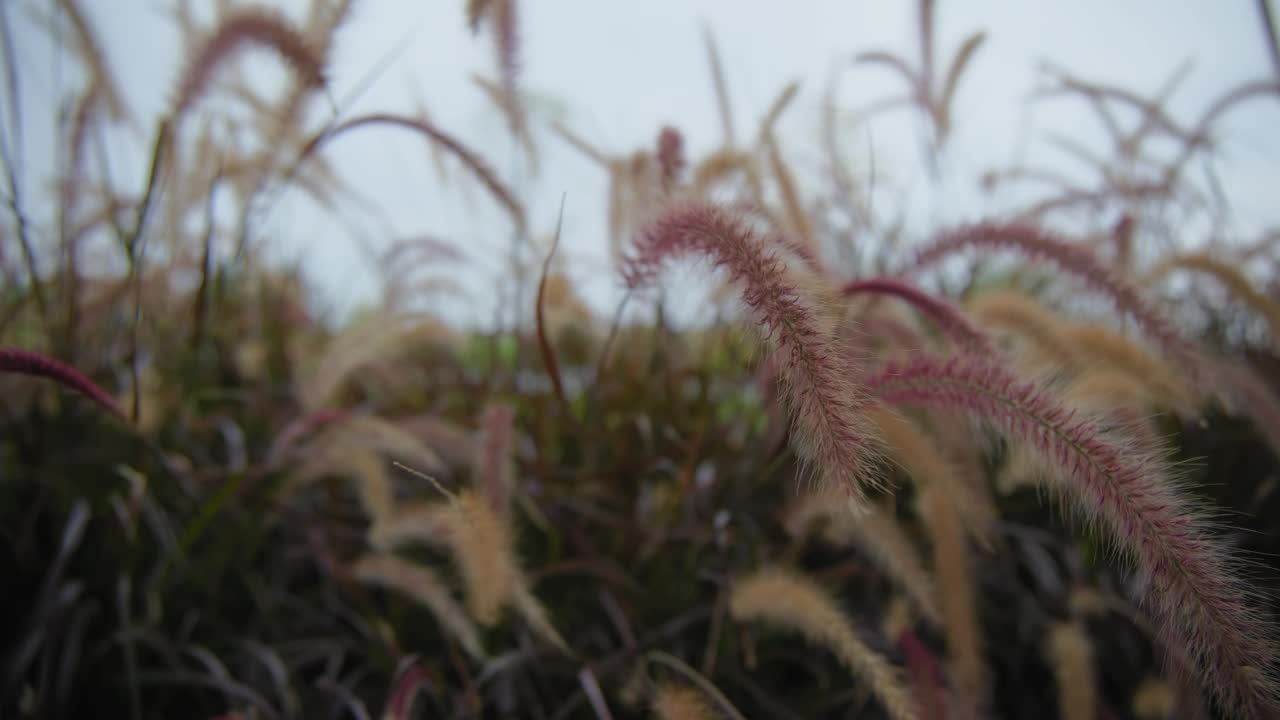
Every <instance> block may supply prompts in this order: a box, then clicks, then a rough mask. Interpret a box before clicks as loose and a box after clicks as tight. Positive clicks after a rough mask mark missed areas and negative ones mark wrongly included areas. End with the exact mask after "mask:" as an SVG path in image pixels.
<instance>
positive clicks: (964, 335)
mask: <svg viewBox="0 0 1280 720" xmlns="http://www.w3.org/2000/svg"><path fill="white" fill-rule="evenodd" d="M860 293H870V294H875V295H892V296H894V297H896V298H899V299H901V300H905V301H906V302H908V303H910V304H911V305H912V306H913V307H915V308H916V309H917V310H919V311H920V312H921V313H923V314H924V315H927V316H929V318H931V319H932V320H933V321H934V322H935V323H937V325H938V328H939V329H940V330H941V331H942V332H943V333H945V334H946V335H947V337H949V338H951V341H952V342H954V343H955V344H956V346H957V347H959V348H961V349H962V350H969V351H973V352H977V353H982V354H989V353H991V352H994V350H993V348H992V345H991V338H989V337H988V336H987V334H986V333H985V332H983V330H982V329H981V328H979V327H978V326H977V325H974V324H973V322H972V321H970V320H969V318H967V317H965V316H964V314H963V313H962V312H960V310H959V309H958V308H957V307H956V306H954V305H952V304H951V303H950V302H947V301H946V300H943V299H941V298H939V297H935V296H934V295H930V294H929V293H927V292H925V291H923V290H921V289H920V288H917V287H915V286H913V285H910V284H908V283H905V282H902V281H901V280H898V279H896V278H887V277H885V278H871V279H868V280H854V281H853V282H850V283H848V284H847V285H845V286H844V288H843V289H842V290H841V291H840V294H841V295H844V296H845V297H849V296H851V295H857V294H860Z"/></svg>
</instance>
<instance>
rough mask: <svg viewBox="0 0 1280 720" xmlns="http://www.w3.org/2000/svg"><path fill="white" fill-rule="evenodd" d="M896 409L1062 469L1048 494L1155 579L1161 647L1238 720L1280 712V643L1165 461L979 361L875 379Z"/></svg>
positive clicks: (919, 362)
mask: <svg viewBox="0 0 1280 720" xmlns="http://www.w3.org/2000/svg"><path fill="white" fill-rule="evenodd" d="M867 386H868V389H869V390H870V391H871V392H872V393H873V394H874V395H875V396H877V397H879V398H880V399H881V400H883V401H885V402H888V403H893V404H897V403H909V404H915V405H924V406H931V407H935V408H946V409H960V410H964V411H966V412H967V413H968V414H970V415H972V416H975V417H976V418H978V419H981V420H984V421H986V422H988V423H990V424H992V425H994V426H995V427H996V428H998V429H999V430H1001V431H1003V432H1004V433H1006V434H1008V435H1009V436H1011V437H1013V438H1016V439H1018V440H1021V441H1022V442H1024V443H1026V445H1027V447H1028V448H1029V449H1031V450H1033V451H1034V452H1037V453H1038V454H1039V455H1040V456H1041V457H1042V458H1043V460H1044V465H1045V466H1046V467H1048V468H1056V469H1057V471H1058V472H1057V475H1056V477H1054V478H1052V479H1051V480H1050V483H1051V487H1052V489H1053V490H1055V491H1056V492H1058V493H1060V494H1061V496H1062V497H1063V498H1064V499H1066V500H1069V501H1072V502H1071V503H1070V504H1071V505H1073V506H1074V507H1075V509H1076V510H1077V512H1078V513H1079V514H1080V515H1081V516H1083V517H1084V518H1085V520H1086V521H1087V522H1091V523H1097V524H1100V525H1103V526H1105V528H1106V530H1108V531H1109V532H1110V534H1111V535H1112V537H1113V540H1114V542H1115V544H1116V546H1117V548H1118V549H1119V550H1120V551H1122V552H1123V553H1124V554H1125V555H1127V556H1129V557H1130V558H1132V559H1133V560H1134V561H1136V565H1137V568H1138V570H1139V571H1140V572H1141V573H1142V574H1143V575H1144V576H1145V578H1146V579H1147V580H1148V582H1149V588H1150V589H1149V593H1148V596H1147V598H1146V603H1147V605H1148V607H1149V611H1150V612H1151V614H1152V615H1153V616H1154V618H1155V620H1156V624H1157V625H1158V626H1159V627H1160V628H1161V629H1162V634H1163V635H1164V637H1163V638H1162V639H1163V640H1164V641H1165V642H1166V643H1168V645H1169V646H1170V647H1171V648H1173V649H1175V650H1176V651H1177V652H1179V653H1181V654H1182V655H1183V656H1184V657H1186V658H1187V659H1188V661H1189V662H1191V663H1192V665H1193V666H1194V667H1196V668H1198V669H1199V670H1200V672H1201V673H1202V676H1203V677H1204V679H1205V684H1206V685H1207V686H1208V688H1209V689H1210V690H1211V692H1212V693H1213V695H1214V696H1215V697H1216V698H1217V699H1218V700H1219V701H1220V702H1221V703H1222V705H1223V708H1224V709H1225V710H1227V711H1228V712H1229V713H1231V714H1234V715H1236V716H1240V714H1245V713H1248V714H1250V715H1251V716H1256V717H1277V716H1278V714H1280V688H1278V687H1277V681H1276V680H1275V677H1274V675H1273V673H1274V671H1275V670H1276V663H1275V657H1274V653H1275V650H1274V648H1276V647H1277V646H1278V645H1277V644H1276V643H1275V642H1273V640H1274V638H1273V635H1274V633H1273V632H1272V629H1271V626H1270V625H1269V624H1268V623H1266V622H1265V621H1264V620H1263V619H1262V618H1261V617H1260V615H1259V613H1258V612H1257V611H1255V610H1254V609H1253V608H1252V607H1251V605H1252V602H1253V596H1252V594H1251V593H1250V591H1249V588H1248V586H1247V585H1246V583H1245V582H1244V580H1243V579H1242V577H1241V575H1240V574H1239V572H1238V565H1237V563H1235V562H1234V561H1233V560H1232V559H1231V558H1230V557H1229V555H1228V552H1227V550H1226V548H1225V547H1224V546H1223V545H1222V544H1221V543H1220V542H1219V541H1217V540H1215V539H1214V538H1213V537H1211V536H1210V535H1209V534H1208V532H1207V531H1206V525H1207V519H1206V518H1205V517H1204V516H1203V515H1202V514H1201V513H1199V512H1197V511H1196V509H1194V508H1193V507H1192V505H1191V503H1190V502H1189V501H1188V500H1187V499H1186V498H1185V497H1183V496H1182V495H1181V494H1179V493H1178V492H1177V490H1176V489H1175V483H1174V481H1173V478H1172V468H1171V467H1170V465H1169V464H1168V463H1167V462H1166V461H1165V460H1164V459H1163V458H1161V457H1160V456H1158V455H1155V454H1150V453H1148V454H1145V455H1143V454H1139V453H1138V452H1135V448H1134V447H1133V446H1131V445H1129V444H1126V443H1124V442H1123V441H1122V440H1120V439H1118V438H1117V437H1115V436H1112V435H1109V434H1108V433H1106V432H1104V430H1103V429H1102V426H1101V425H1099V424H1098V423H1096V422H1095V421H1093V420H1092V419H1091V418H1088V417H1083V416H1081V415H1079V414H1077V413H1075V412H1074V411H1073V410H1071V409H1070V408H1068V407H1067V406H1066V405H1064V404H1063V403H1062V402H1060V401H1058V400H1057V399H1055V398H1054V397H1053V396H1052V395H1051V394H1050V393H1049V392H1047V391H1046V390H1045V389H1044V388H1042V387H1040V386H1038V385H1036V384H1034V383H1030V382H1024V381H1021V380H1019V379H1018V378H1016V377H1014V376H1013V375H1012V374H1011V373H1010V372H1009V371H1007V370H1005V369H1004V368H1002V367H1000V366H998V365H994V364H991V363H989V362H985V361H983V360H980V359H974V358H967V357H955V358H951V359H949V360H940V359H936V358H932V357H929V356H924V355H922V356H919V357H917V359H915V360H914V361H912V362H911V363H910V364H907V365H906V366H898V367H889V368H888V369H886V370H884V371H883V372H881V373H880V374H879V375H877V376H875V377H873V378H870V379H869V380H868V381H867Z"/></svg>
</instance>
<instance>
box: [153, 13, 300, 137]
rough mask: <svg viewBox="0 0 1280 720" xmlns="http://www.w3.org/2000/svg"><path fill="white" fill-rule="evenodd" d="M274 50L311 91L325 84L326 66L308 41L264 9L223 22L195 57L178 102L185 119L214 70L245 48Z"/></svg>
mask: <svg viewBox="0 0 1280 720" xmlns="http://www.w3.org/2000/svg"><path fill="white" fill-rule="evenodd" d="M250 44H254V45H261V46H265V47H271V48H274V49H275V50H276V51H277V52H278V53H279V54H280V57H281V58H283V59H284V60H285V61H286V62H287V63H288V64H289V66H290V68H291V69H292V70H293V72H294V73H296V74H297V76H298V78H299V79H301V80H302V82H303V84H305V85H306V86H308V87H315V88H319V87H322V86H324V84H325V74H324V63H323V61H322V59H321V58H320V56H319V55H318V54H317V53H316V49H315V48H313V47H311V44H310V43H309V42H308V41H307V38H306V37H305V36H303V35H302V33H300V32H298V31H297V30H296V29H295V28H294V27H293V25H292V24H291V23H290V22H289V20H288V19H286V18H285V17H284V16H282V15H279V14H276V13H273V12H270V11H267V10H261V9H245V10H240V11H237V12H235V13H234V14H232V15H230V16H229V17H227V18H226V19H225V20H223V21H222V24H221V25H219V26H218V28H217V30H216V31H214V33H213V34H212V35H211V36H209V38H208V39H207V40H206V41H205V43H204V46H203V47H201V48H200V50H199V51H198V52H197V53H196V54H195V55H193V56H192V58H191V62H190V64H189V65H188V67H187V69H186V72H184V73H183V75H182V81H181V82H180V83H179V84H178V91H177V98H176V100H175V102H174V107H175V108H176V111H177V114H179V115H181V114H182V113H183V112H185V111H186V110H187V109H188V108H189V107H190V106H191V105H192V103H194V102H195V101H196V99H197V98H199V97H200V95H201V93H202V92H203V91H204V88H205V87H207V86H208V85H209V82H210V79H211V78H212V76H213V72H214V70H215V69H216V68H217V67H218V65H219V64H220V63H221V62H222V61H223V60H224V59H226V58H228V57H231V56H232V55H234V54H235V53H236V51H237V50H239V49H240V48H242V47H244V46H245V45H250Z"/></svg>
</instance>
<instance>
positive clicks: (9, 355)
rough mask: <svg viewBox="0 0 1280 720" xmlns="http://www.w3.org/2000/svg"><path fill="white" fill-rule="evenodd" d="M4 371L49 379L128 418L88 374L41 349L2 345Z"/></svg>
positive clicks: (0, 369) (0, 365) (0, 361)
mask: <svg viewBox="0 0 1280 720" xmlns="http://www.w3.org/2000/svg"><path fill="white" fill-rule="evenodd" d="M0 372H5V373H18V374H20V375H34V376H36V377H43V378H48V379H50V380H53V381H54V382H56V383H58V384H59V385H62V386H64V387H68V388H71V389H72V390H74V391H76V392H78V393H80V394H81V395H83V396H85V397H87V398H89V399H90V400H92V401H93V402H95V403H97V404H98V405H99V406H100V407H101V408H102V409H104V410H106V411H107V412H109V413H111V414H112V415H115V416H116V417H118V418H120V419H121V420H124V419H126V418H125V414H124V411H122V410H121V409H120V406H118V405H116V401H115V400H114V399H112V397H111V395H110V394H108V393H107V391H106V390H103V389H102V388H101V387H99V386H98V385H97V383H95V382H93V381H92V380H90V379H89V378H88V377H86V376H85V375H84V373H82V372H80V371H79V370H76V369H75V368H73V367H71V366H70V365H67V364H65V363H63V362H61V361H58V360H55V359H53V358H51V357H48V356H46V355H42V354H40V353H38V352H33V351H31V350H21V349H19V348H6V347H0Z"/></svg>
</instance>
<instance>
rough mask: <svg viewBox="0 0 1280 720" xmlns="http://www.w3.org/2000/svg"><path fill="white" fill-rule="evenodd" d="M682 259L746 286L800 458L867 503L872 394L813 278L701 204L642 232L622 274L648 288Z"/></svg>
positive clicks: (771, 244) (876, 448)
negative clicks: (858, 383) (705, 263)
mask: <svg viewBox="0 0 1280 720" xmlns="http://www.w3.org/2000/svg"><path fill="white" fill-rule="evenodd" d="M684 255H703V256H706V257H708V258H710V259H711V261H712V262H713V263H714V264H715V265H716V266H717V267H720V268H723V269H724V270H726V271H727V272H728V273H729V275H730V277H731V279H732V280H733V282H734V283H735V284H736V285H737V286H738V287H739V288H740V289H741V292H742V300H743V302H744V303H745V305H746V306H747V308H748V309H749V310H750V312H751V315H752V316H753V318H754V320H755V322H756V323H757V324H758V325H759V327H760V328H761V329H762V330H763V333H764V335H765V336H766V338H768V339H771V340H772V341H773V345H774V346H775V349H776V350H775V361H776V363H777V367H778V369H779V375H780V381H781V382H780V383H779V384H780V386H781V391H782V394H783V396H784V397H785V398H786V399H787V406H788V409H789V412H790V418H791V422H792V427H793V428H794V430H793V433H792V442H793V444H794V446H795V449H796V454H797V455H798V456H799V457H800V458H801V459H802V460H804V461H805V462H807V463H808V464H809V465H810V467H812V468H813V469H814V470H816V471H817V473H818V475H819V477H820V478H821V479H822V480H823V481H825V482H828V483H831V484H832V485H834V486H837V487H840V488H842V489H843V490H844V491H845V492H846V493H847V494H848V496H849V498H850V499H851V500H853V501H854V503H855V504H857V505H859V506H864V505H865V488H866V487H867V486H872V487H878V486H879V485H880V482H881V480H880V478H879V477H878V476H877V475H875V474H874V473H873V472H872V471H871V467H872V462H871V460H872V458H873V457H875V456H878V455H879V453H880V441H879V439H878V437H877V436H876V435H875V432H874V430H873V429H871V426H870V425H869V424H868V422H867V420H866V418H865V416H864V409H865V408H866V407H867V403H868V402H869V399H868V398H867V397H866V396H865V394H863V393H861V392H858V391H857V389H856V388H855V387H854V386H853V385H852V384H851V378H855V377H858V376H859V373H858V372H857V369H856V368H854V367H853V366H852V363H851V362H850V361H849V360H847V359H846V354H844V353H841V352H839V351H838V346H837V345H836V339H835V333H834V319H833V318H832V317H830V316H829V315H828V314H827V311H826V310H825V309H824V308H823V307H822V305H821V303H820V301H819V299H818V297H817V295H818V293H817V292H816V291H815V290H813V289H811V288H810V286H808V285H806V284H805V280H806V279H809V280H812V279H811V278H805V277H804V276H802V275H798V274H796V273H793V272H792V270H791V269H790V268H788V266H787V264H786V263H785V262H784V261H783V260H782V258H781V257H780V255H779V247H778V244H777V242H776V241H774V240H772V239H765V238H762V237H760V235H758V234H757V233H756V232H754V231H753V230H752V229H751V228H750V227H749V226H748V224H747V223H746V222H745V221H744V220H742V219H741V218H739V217H736V216H734V215H733V214H732V213H730V212H728V211H726V210H724V209H723V208H719V207H715V206H712V205H707V204H704V203H688V204H683V205H679V206H676V207H674V208H672V209H670V210H668V211H667V212H666V213H664V214H663V215H662V216H661V217H659V218H658V219H657V220H656V221H654V222H653V223H652V224H651V225H649V226H648V227H647V228H645V229H644V230H643V231H642V232H640V233H639V235H638V237H637V240H636V243H635V246H634V248H633V251H632V253H631V255H630V257H628V258H627V260H626V261H625V263H624V265H623V270H622V272H623V277H624V278H625V279H626V282H627V285H628V286H629V287H630V288H633V289H634V288H638V287H640V286H644V285H648V284H651V283H653V282H654V281H655V279H656V276H657V274H658V272H659V271H660V270H661V268H662V267H663V265H664V264H665V262H666V261H668V260H672V259H675V258H677V257H680V256H684Z"/></svg>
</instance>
